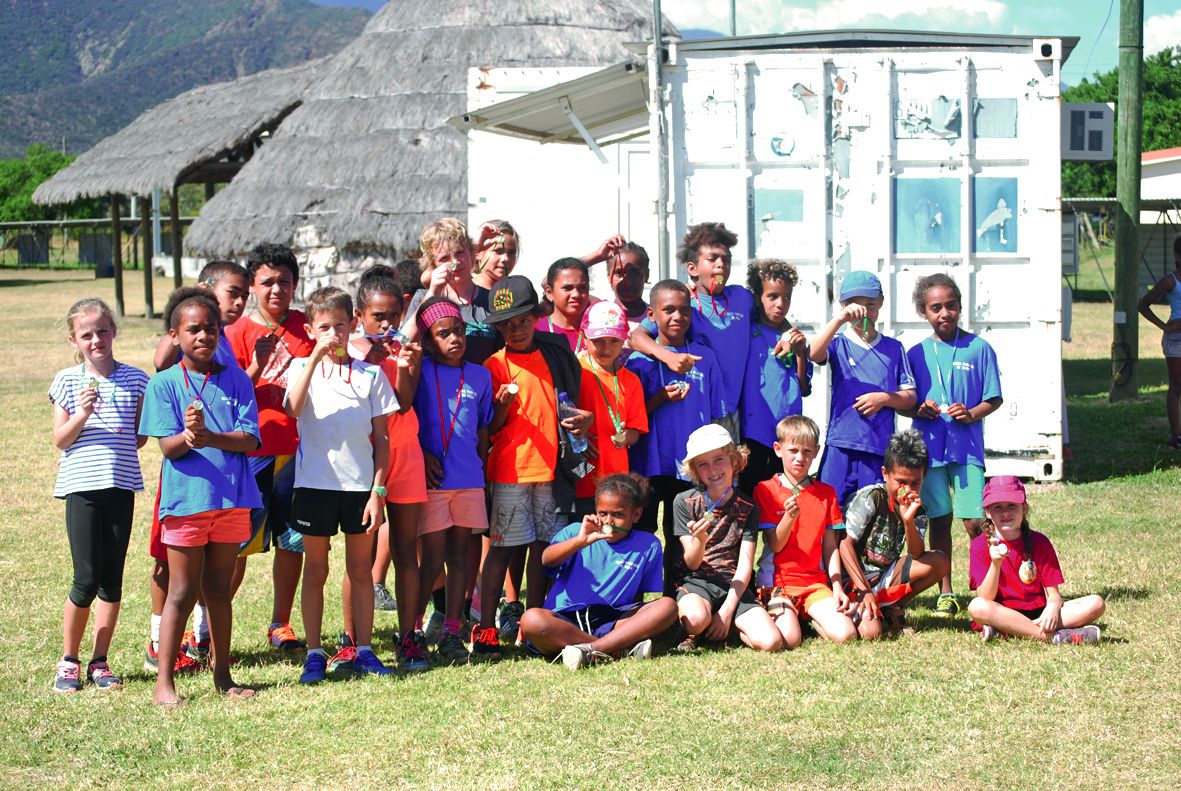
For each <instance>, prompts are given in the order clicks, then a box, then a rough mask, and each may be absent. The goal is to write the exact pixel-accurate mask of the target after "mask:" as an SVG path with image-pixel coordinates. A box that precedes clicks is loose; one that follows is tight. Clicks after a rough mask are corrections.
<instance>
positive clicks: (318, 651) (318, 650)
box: [308, 648, 328, 657]
mask: <svg viewBox="0 0 1181 791" xmlns="http://www.w3.org/2000/svg"><path fill="white" fill-rule="evenodd" d="M308 653H309V654H319V655H320V656H323V657H326V656H328V654H326V653H324V649H323V648H309V649H308Z"/></svg>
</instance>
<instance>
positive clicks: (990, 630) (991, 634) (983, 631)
mask: <svg viewBox="0 0 1181 791" xmlns="http://www.w3.org/2000/svg"><path fill="white" fill-rule="evenodd" d="M999 636H1000V632H998V631H997V630H996V627H995V626H981V627H980V639H981V640H983V641H984V642H986V643H987V642H990V641H992V640H995V639H996V638H997V637H999Z"/></svg>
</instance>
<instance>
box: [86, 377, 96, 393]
mask: <svg viewBox="0 0 1181 791" xmlns="http://www.w3.org/2000/svg"><path fill="white" fill-rule="evenodd" d="M86 387H87V389H89V390H97V389H98V380H97V379H95V378H94V377H93V376H92V377H90V381H89V382H88V383H87V384H86Z"/></svg>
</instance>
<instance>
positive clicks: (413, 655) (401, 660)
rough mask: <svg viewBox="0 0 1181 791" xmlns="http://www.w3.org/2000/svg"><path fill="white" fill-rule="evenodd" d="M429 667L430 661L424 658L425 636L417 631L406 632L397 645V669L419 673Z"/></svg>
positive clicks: (402, 671) (403, 671)
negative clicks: (400, 642)
mask: <svg viewBox="0 0 1181 791" xmlns="http://www.w3.org/2000/svg"><path fill="white" fill-rule="evenodd" d="M430 668H431V663H430V662H428V661H427V658H426V638H425V637H423V634H422V632H419V631H414V630H412V631H409V632H407V633H406V636H405V637H404V638H402V644H401V645H400V646H398V671H399V672H401V673H421V672H423V671H424V670H430Z"/></svg>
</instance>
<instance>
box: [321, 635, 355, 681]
mask: <svg viewBox="0 0 1181 791" xmlns="http://www.w3.org/2000/svg"><path fill="white" fill-rule="evenodd" d="M356 659H357V644H356V643H354V642H353V638H352V637H350V636H349V633H348V632H345V633H344V634H342V635H341V636H340V650H339V651H337V652H336V653H335V654H333V655H332V658H331V659H329V660H328V672H329V673H352V672H354V667H353V662H355V661H356Z"/></svg>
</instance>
